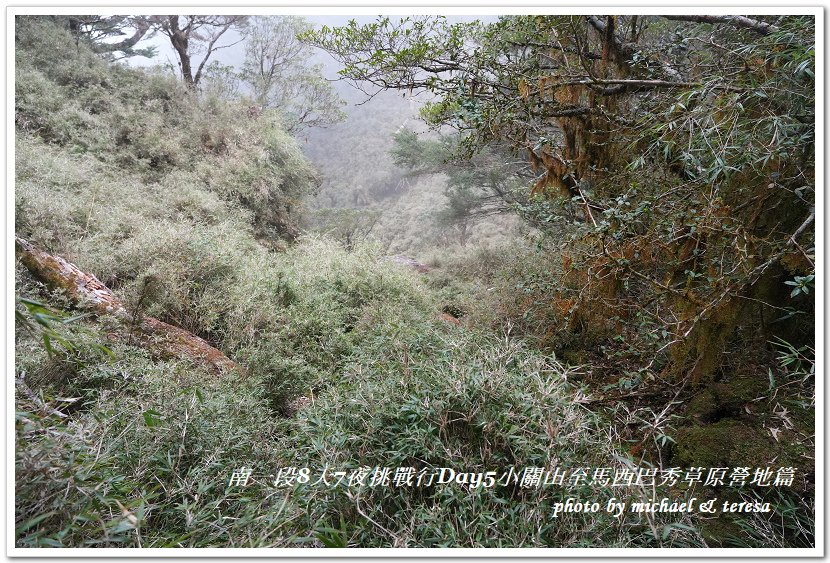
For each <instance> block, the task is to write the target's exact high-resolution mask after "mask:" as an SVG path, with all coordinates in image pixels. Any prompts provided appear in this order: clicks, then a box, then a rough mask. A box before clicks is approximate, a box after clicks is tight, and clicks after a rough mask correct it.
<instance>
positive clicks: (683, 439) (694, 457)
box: [672, 419, 782, 467]
mask: <svg viewBox="0 0 830 563" xmlns="http://www.w3.org/2000/svg"><path fill="white" fill-rule="evenodd" d="M781 453H782V452H781V448H780V447H778V446H777V445H776V443H775V441H774V440H773V439H772V437H771V436H770V435H769V432H768V431H767V430H765V429H764V428H760V427H754V426H750V425H748V424H746V423H744V422H742V421H739V420H734V419H724V420H721V421H718V422H716V423H714V424H710V425H707V426H695V427H691V428H683V429H681V430H680V432H678V435H677V447H676V449H675V451H674V455H673V457H672V464H674V465H679V466H683V467H694V466H702V467H740V466H750V467H758V466H761V467H763V466H766V465H770V464H771V463H772V460H773V459H776V463H779V464H780V463H781V457H779V456H780V455H781Z"/></svg>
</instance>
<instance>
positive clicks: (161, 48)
mask: <svg viewBox="0 0 830 563" xmlns="http://www.w3.org/2000/svg"><path fill="white" fill-rule="evenodd" d="M302 17H304V18H306V19H307V20H308V21H310V22H311V23H313V24H314V26H315V27H317V28H319V27H322V26H323V25H328V26H329V27H333V26H339V25H345V24H347V23H348V22H349V20H356V21H357V22H358V23H371V22H372V21H374V20H375V19H376V16H365V15H362V16H352V15H331V16H323V15H319V14H318V15H306V16H302ZM392 17H403V16H392ZM475 19H479V20H482V21H495V20H496V16H492V15H484V16H447V21H449V22H451V23H452V22H458V21H471V20H475ZM238 40H239V34H238V33H236V32H234V31H230V32H228V33H227V34H226V35H225V37H223V41H222V43H221V44H222V45H228V44H231V43H234V42H235V41H238ZM151 45H152V46H155V47H156V51H157V54H156V56H155V57H154V58H153V59H147V58H145V57H132V58H131V59H129V61H128V62H129V64H130V65H132V66H153V65H171V66H172V68H174V69H176V72H177V73H178V62H177V61H178V58H177V56H176V53H175V51H173V48H172V47H171V46H170V43H169V41H168V40H167V38H166V37H164V36H162V35H160V34H157V35H156V36H155V37H153V38H151V39H148V40H144V41H141V42H140V43H139V44H138V47H147V46H151ZM316 51H317V53H318V57H319V59H318V60H316V61H315V62H320V63H323V65H324V71H325V76H326V78H328V79H335V78H337V74H336V72H337V70H338V63H337V62H336V61H335V60H334V59H333V58H332V57H331V56H330V55H329V54H328V53H326V52H325V51H323V50H321V49H316ZM244 58H245V47H244V45H243V44H242V43H239V44H238V45H235V46H233V47H230V48H227V49H220V50H219V51H217V52H216V53H214V54H213V56H212V57H211V59H210V61H211V62H212V61H218V62H220V63H222V64H225V65H229V66H233V67H236V68H240V67H241V66H242V63H243V61H244ZM196 59H197V60H198V57H196Z"/></svg>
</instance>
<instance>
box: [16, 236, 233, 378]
mask: <svg viewBox="0 0 830 563" xmlns="http://www.w3.org/2000/svg"><path fill="white" fill-rule="evenodd" d="M15 247H16V254H17V256H18V258H19V259H20V262H21V263H22V264H23V265H24V266H26V268H27V269H28V270H29V271H30V272H31V273H32V275H33V276H34V277H35V278H37V279H38V280H40V281H41V282H43V283H44V284H46V285H47V286H48V287H49V288H50V289H53V290H55V289H62V290H63V291H64V292H65V293H66V295H67V297H69V299H70V300H71V301H72V303H73V304H74V305H75V306H76V307H78V308H79V309H86V310H89V311H92V312H95V313H97V314H99V315H110V316H112V317H115V318H116V319H118V320H119V321H120V322H121V324H122V325H123V328H124V331H125V332H129V334H130V338H131V339H135V340H137V341H138V343H139V344H141V345H142V346H144V347H146V348H148V349H149V350H150V352H151V353H152V354H153V355H155V356H159V357H164V358H178V359H186V360H190V361H192V362H194V363H196V364H201V365H206V366H208V367H210V368H211V369H212V370H213V371H214V373H216V374H217V375H223V374H225V373H227V372H229V371H232V370H240V368H239V367H238V366H237V365H236V364H235V363H234V362H233V360H231V359H230V358H228V357H227V356H225V354H223V353H222V352H220V351H219V350H217V349H216V348H214V347H213V346H211V345H210V344H208V343H207V342H206V341H205V340H203V339H202V338H199V337H198V336H196V335H195V334H193V333H191V332H188V331H186V330H184V329H181V328H179V327H175V326H173V325H170V324H167V323H165V322H162V321H160V320H158V319H155V318H153V317H148V316H145V315H140V314H132V313H130V312H129V311H127V307H126V306H125V305H124V302H123V301H121V300H120V299H119V298H118V297H116V296H115V294H113V292H112V291H111V290H110V289H109V288H108V287H107V286H106V285H104V284H103V283H101V281H100V280H99V279H98V278H96V277H95V276H94V275H93V274H88V273H86V272H84V271H82V270H81V269H80V268H78V267H77V266H76V265H75V264H73V263H72V262H69V261H67V260H65V259H63V258H62V257H60V256H55V255H53V254H49V253H48V252H44V251H42V250H40V249H38V248H37V247H35V246H34V245H32V244H31V243H30V242H28V241H26V240H24V239H22V238H20V237H18V236H15ZM240 371H241V370H240Z"/></svg>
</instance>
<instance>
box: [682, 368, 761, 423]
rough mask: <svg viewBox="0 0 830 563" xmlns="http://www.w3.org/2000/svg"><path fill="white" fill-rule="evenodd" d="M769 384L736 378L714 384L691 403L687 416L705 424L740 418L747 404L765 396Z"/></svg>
mask: <svg viewBox="0 0 830 563" xmlns="http://www.w3.org/2000/svg"><path fill="white" fill-rule="evenodd" d="M767 384H768V383H767V382H766V381H764V380H762V379H760V378H758V377H734V378H731V379H729V380H728V381H721V382H718V383H713V384H712V385H709V386H707V387H706V389H704V390H703V391H702V392H700V393H699V394H698V395H696V396H695V397H694V398H693V399H692V400H691V401H690V402H689V406H688V410H687V414H688V415H689V416H690V417H691V418H692V419H693V420H695V421H697V422H704V423H710V422H717V421H718V420H721V419H723V418H727V417H735V416H739V415H741V413H742V411H743V406H744V405H745V404H746V403H748V402H750V401H752V400H754V399H757V398H758V397H761V396H762V395H763V394H764V392H765V391H766V390H767Z"/></svg>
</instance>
